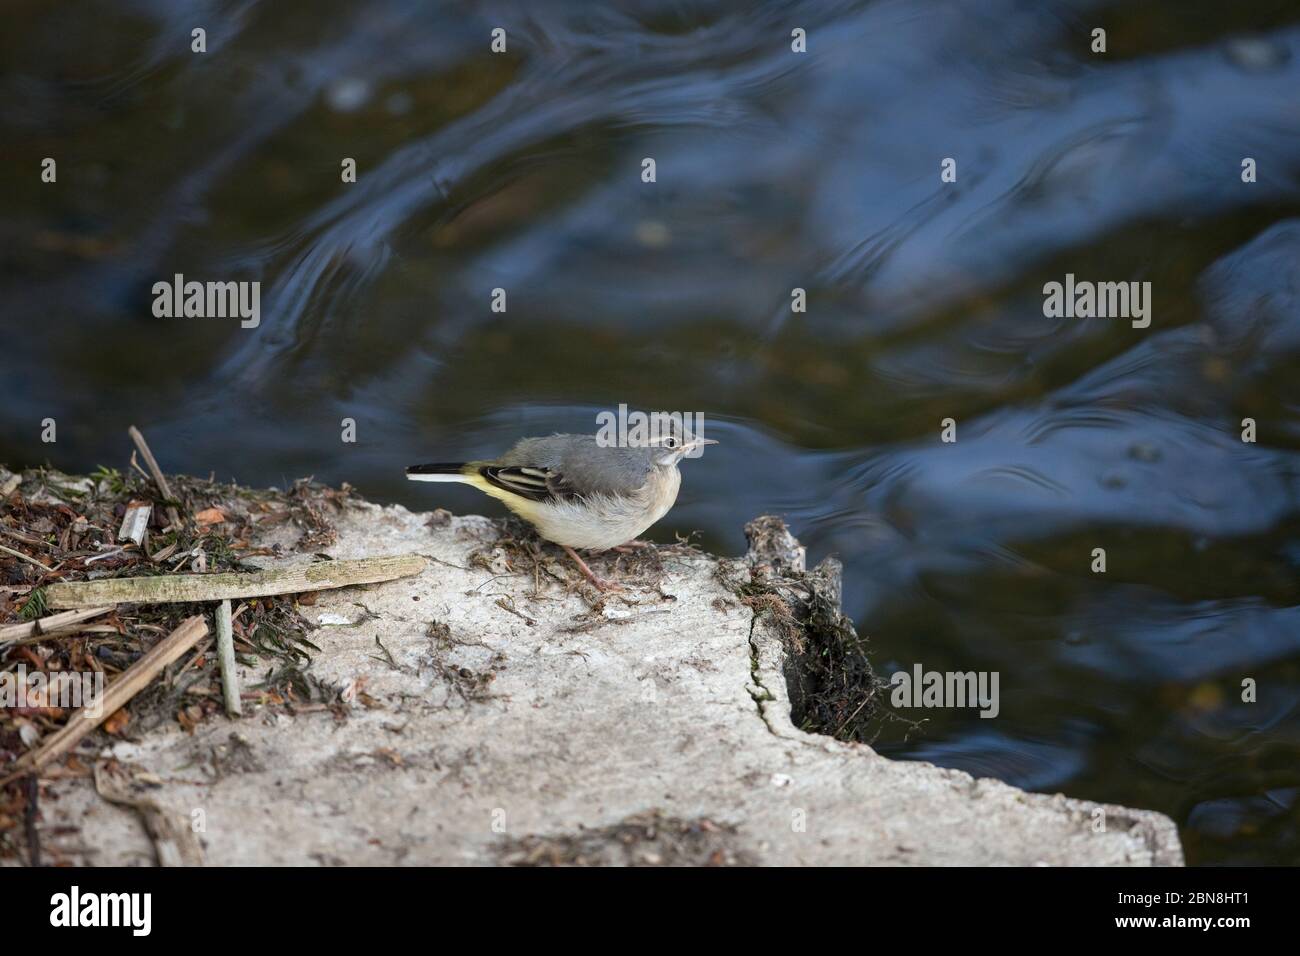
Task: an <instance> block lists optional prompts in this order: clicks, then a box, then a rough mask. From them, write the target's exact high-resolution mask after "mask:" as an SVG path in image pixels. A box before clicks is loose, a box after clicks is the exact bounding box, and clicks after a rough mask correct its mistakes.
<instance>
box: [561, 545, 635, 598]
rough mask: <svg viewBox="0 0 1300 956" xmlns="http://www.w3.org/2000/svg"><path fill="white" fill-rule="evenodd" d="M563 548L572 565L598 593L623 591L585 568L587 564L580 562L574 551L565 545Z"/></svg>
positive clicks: (620, 587) (618, 586)
mask: <svg viewBox="0 0 1300 956" xmlns="http://www.w3.org/2000/svg"><path fill="white" fill-rule="evenodd" d="M563 547H564V550H565V552H567V553H568V555H569V557H571V558H572V559H573V563H574V564H576V565H577V566H578V570H579V571H581V572H582V576H583V577H585V578H586V579H587V580H588V581H590V582H591V583H592V584H594V585H595V586H596V589H597V590H598V591H622V590H623V586H622V585H620V584H615V583H614V582H613V581H608V580H606V579H605V578H602V577H601V576H600V575H599V574H597V573H596V572H595V571H593V570H591V568H589V567H587V562H586V561H584V560H582V558H580V557H578V552H577V551H574V550H573V549H572V548H570V547H569V546H568V545H567V544H566V545H564V546H563Z"/></svg>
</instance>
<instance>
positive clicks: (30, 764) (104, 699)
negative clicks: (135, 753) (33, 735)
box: [0, 615, 208, 787]
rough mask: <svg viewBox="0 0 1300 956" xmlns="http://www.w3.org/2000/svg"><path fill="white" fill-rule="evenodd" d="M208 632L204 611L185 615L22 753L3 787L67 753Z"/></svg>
mask: <svg viewBox="0 0 1300 956" xmlns="http://www.w3.org/2000/svg"><path fill="white" fill-rule="evenodd" d="M207 633H208V626H207V625H206V624H204V623H203V617H202V616H201V615H195V616H194V617H188V618H186V619H185V620H184V621H182V622H181V624H180V626H179V627H178V628H176V630H174V631H172V632H171V633H170V634H168V635H167V636H166V637H164V638H163V639H162V640H161V641H159V642H158V643H157V644H156V645H154V647H153V649H152V650H151V651H149V653H147V654H145V655H144V657H142V658H140V659H139V660H138V661H136V662H135V663H134V664H132V665H131V666H130V667H128V668H127V669H126V670H125V671H124V672H123V673H122V676H121V677H119V678H118V679H117V680H115V681H113V683H112V685H111V686H110V687H109V688H108V689H107V690H105V691H104V693H103V695H102V696H101V697H100V698H99V699H98V700H94V701H92V702H91V706H90V707H82V708H80V709H78V710H75V711H73V712H72V716H71V717H69V718H68V722H67V723H66V724H65V725H64V726H62V727H60V728H59V729H58V730H56V731H55V732H54V733H52V734H50V735H49V736H48V737H46V738H45V740H44V741H42V742H41V745H40V746H39V747H37V748H36V749H35V750H32V751H28V752H27V753H25V754H23V756H22V757H20V758H19V759H18V760H17V761H16V762H15V763H14V768H15V769H14V772H13V773H11V774H9V775H8V776H7V777H5V778H4V779H3V780H0V787H2V786H4V785H5V784H7V783H9V782H11V781H13V780H17V779H18V778H19V777H22V776H25V775H27V774H29V773H35V772H37V771H39V770H40V769H41V767H42V766H44V765H45V764H47V763H49V762H50V761H51V760H55V759H57V758H58V757H61V756H62V755H63V754H65V753H67V752H68V751H69V750H71V749H72V748H73V747H75V746H76V745H77V742H78V741H80V740H81V738H83V737H85V736H86V735H87V734H89V733H90V732H91V731H92V730H94V729H95V728H96V727H98V726H99V725H100V724H102V723H103V722H104V721H105V720H107V719H108V717H109V715H110V714H113V713H116V712H117V711H118V710H120V709H121V708H122V707H123V706H124V705H125V704H126V703H127V702H128V701H129V700H130V699H131V698H132V697H134V696H135V695H136V694H138V693H140V691H141V690H143V689H144V688H145V687H146V686H147V685H148V684H149V682H150V681H152V680H153V679H154V678H155V677H157V676H158V675H159V674H161V673H162V672H163V669H164V668H166V667H167V665H168V664H170V663H172V662H173V661H175V660H176V659H177V658H179V657H180V656H181V655H182V654H184V653H185V652H186V651H188V650H189V649H190V648H191V647H193V646H194V645H195V644H197V643H198V642H199V641H200V640H201V639H202V638H203V636H204V635H205V634H207ZM92 707H93V708H95V709H96V712H95V713H94V714H91V713H90V712H89V711H90V710H91V708H92Z"/></svg>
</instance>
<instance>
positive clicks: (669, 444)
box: [664, 435, 677, 448]
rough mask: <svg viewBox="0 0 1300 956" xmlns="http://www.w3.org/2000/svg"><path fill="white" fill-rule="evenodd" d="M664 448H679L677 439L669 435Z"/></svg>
mask: <svg viewBox="0 0 1300 956" xmlns="http://www.w3.org/2000/svg"><path fill="white" fill-rule="evenodd" d="M664 447H665V448H676V447H677V439H676V438H674V437H673V436H672V435H669V436H668V437H667V438H665V439H664Z"/></svg>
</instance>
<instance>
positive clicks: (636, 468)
mask: <svg viewBox="0 0 1300 956" xmlns="http://www.w3.org/2000/svg"><path fill="white" fill-rule="evenodd" d="M662 452H663V449H661V448H652V447H639V448H602V447H601V446H600V445H598V444H597V443H596V437H595V436H594V435H551V436H549V437H546V438H521V439H520V440H519V441H517V442H516V443H515V445H514V447H513V448H511V449H510V450H509V451H508V452H506V453H505V454H504V455H502V456H501V457H500V458H498V459H497V460H496V461H494V462H491V464H494V465H498V466H501V467H504V468H529V467H531V468H539V469H546V470H548V471H552V472H554V473H556V474H558V475H561V476H563V480H564V485H563V487H562V488H561V489H557V490H559V491H561V493H562V494H563V495H564V496H573V495H577V496H583V495H592V494H607V495H630V494H632V493H633V492H635V491H637V490H638V489H640V488H641V487H643V486H644V485H645V483H646V481H647V479H648V478H649V477H650V470H651V469H652V468H653V467H654V460H655V456H656V455H659V454H662Z"/></svg>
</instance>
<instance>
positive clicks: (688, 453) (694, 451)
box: [682, 438, 718, 458]
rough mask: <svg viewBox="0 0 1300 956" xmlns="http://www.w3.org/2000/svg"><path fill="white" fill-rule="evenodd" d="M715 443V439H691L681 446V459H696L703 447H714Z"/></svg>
mask: <svg viewBox="0 0 1300 956" xmlns="http://www.w3.org/2000/svg"><path fill="white" fill-rule="evenodd" d="M717 443H718V441H717V439H716V438H692V439H691V440H690V441H688V442H687V443H686V444H685V445H683V446H682V457H683V458H687V457H689V458H696V457H698V456H699V455H700V454H701V452H702V449H703V448H704V446H705V445H716V444H717Z"/></svg>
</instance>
